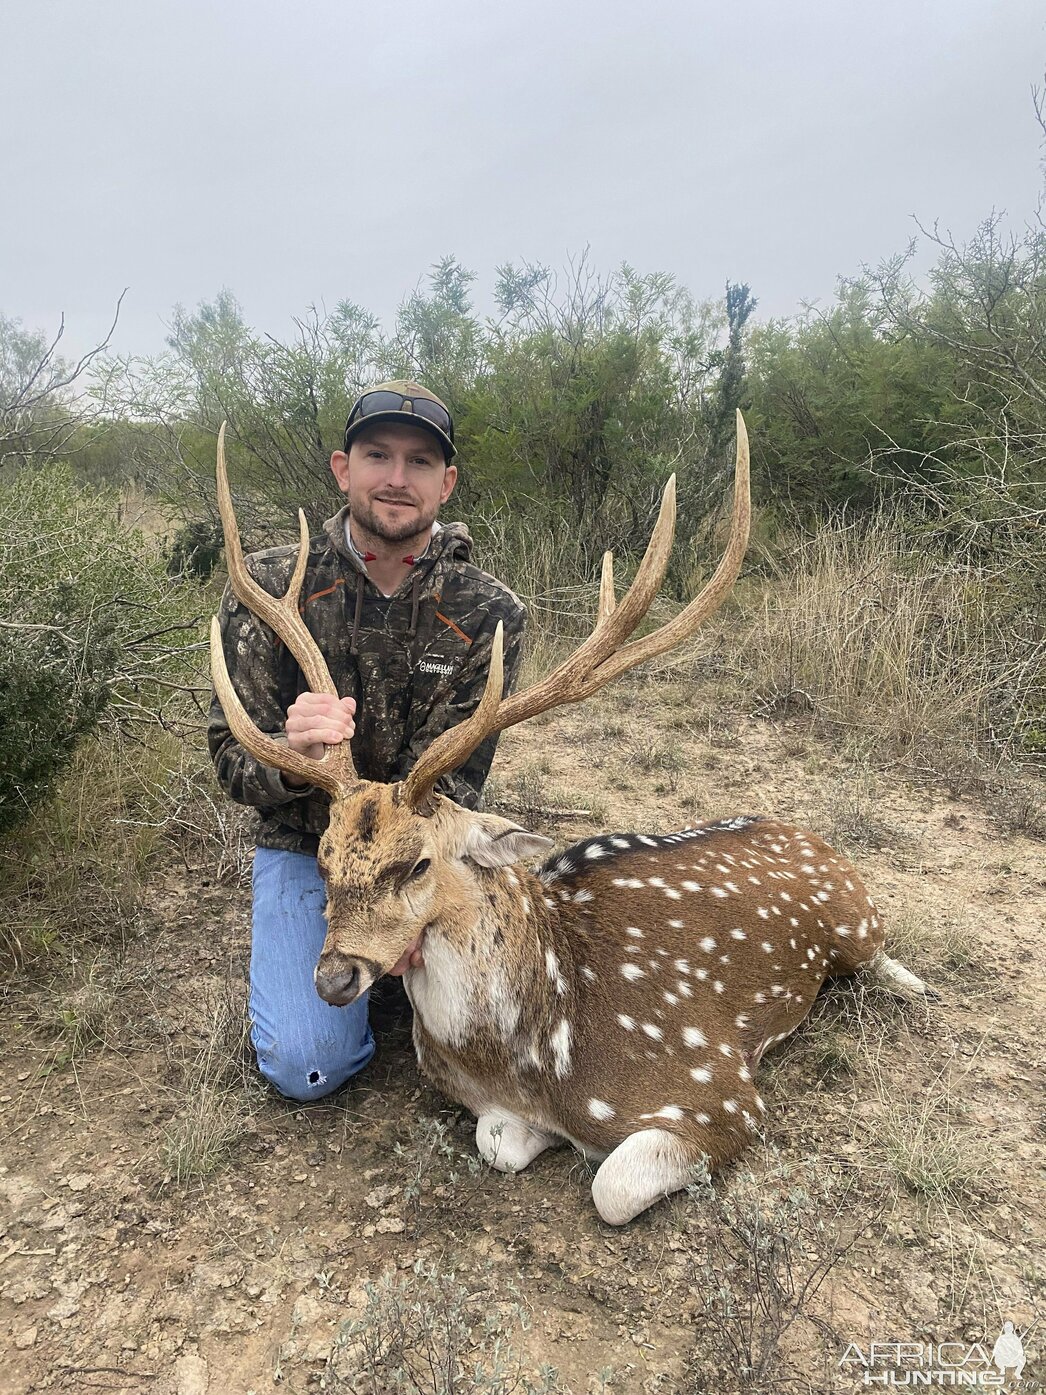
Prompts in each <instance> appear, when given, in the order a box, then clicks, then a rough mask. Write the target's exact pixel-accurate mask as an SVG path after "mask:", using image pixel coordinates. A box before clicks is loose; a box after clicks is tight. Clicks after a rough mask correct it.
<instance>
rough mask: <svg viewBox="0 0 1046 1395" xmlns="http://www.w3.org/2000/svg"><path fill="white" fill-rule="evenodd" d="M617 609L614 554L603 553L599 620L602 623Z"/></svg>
mask: <svg viewBox="0 0 1046 1395" xmlns="http://www.w3.org/2000/svg"><path fill="white" fill-rule="evenodd" d="M616 609H617V597H616V596H615V595H614V554H613V553H612V552H604V553H603V571H602V574H601V575H600V578H599V612H598V613H599V620H598V623H599V624H602V623H603V621H604V620H607V619H609V617H610V616H611V615H613V613H614V611H615V610H616Z"/></svg>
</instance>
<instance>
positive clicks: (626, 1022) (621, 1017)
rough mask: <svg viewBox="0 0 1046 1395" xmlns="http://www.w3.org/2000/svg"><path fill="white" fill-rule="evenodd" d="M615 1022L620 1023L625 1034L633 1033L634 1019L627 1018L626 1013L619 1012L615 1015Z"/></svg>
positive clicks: (634, 1027)
mask: <svg viewBox="0 0 1046 1395" xmlns="http://www.w3.org/2000/svg"><path fill="white" fill-rule="evenodd" d="M617 1020H618V1021H619V1022H620V1023H621V1025H622V1027H624V1029H625V1031H626V1032H634V1031H635V1029H636V1020H635V1018H634V1017H629V1016H628V1015H627V1013H624V1012H619V1013H618V1015H617Z"/></svg>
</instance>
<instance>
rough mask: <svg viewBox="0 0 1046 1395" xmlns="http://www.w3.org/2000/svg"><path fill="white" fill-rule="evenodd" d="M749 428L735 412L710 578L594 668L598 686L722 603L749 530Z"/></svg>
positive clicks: (684, 634) (674, 641)
mask: <svg viewBox="0 0 1046 1395" xmlns="http://www.w3.org/2000/svg"><path fill="white" fill-rule="evenodd" d="M749 476H750V465H749V449H748V429H747V427H746V426H745V420H744V417H743V416H742V415H741V413H740V411H739V412H738V413H737V458H736V463H735V465H734V504H733V510H732V512H731V518H730V537H729V539H728V540H727V545H726V551H725V552H724V553H723V556H722V558H721V559H720V562H719V566H718V567H717V568H716V570H715V573H714V574H713V576H712V578H711V580H710V581H709V582H708V583H707V584H706V585H705V586H704V587H703V588H702V590H701V591H700V592H699V593H698V594H697V595H696V596H695V597H694V599H693V600H692V601H691V602H690V604H689V605H688V606H686V607H685V608H684V609H683V610H681V611H680V612H679V614H678V615H677V616H675V618H674V619H672V620H669V621H668V622H667V623H666V624H664V625H662V626H661V627H660V629H657V630H655V631H654V632H653V633H652V634H649V635H644V636H643V638H642V639H634V640H633V641H632V642H631V644H626V645H625V647H624V648H623V649H620V650H618V652H617V653H616V654H613V655H611V657H610V658H609V659H608V660H607V661H606V662H605V663H603V664H602V665H600V668H599V669H598V671H597V675H596V676H597V677H598V679H599V682H598V684H597V686H598V687H602V685H603V684H604V683H609V682H610V681H611V680H612V679H614V678H616V677H617V676H618V675H619V674H622V673H625V672H626V671H627V670H628V669H630V668H634V667H635V666H636V664H641V663H644V662H645V661H646V660H647V659H653V658H656V656H657V655H658V654H664V653H667V651H668V650H669V649H674V648H675V647H676V645H678V644H682V643H683V641H684V640H685V639H689V638H690V636H691V635H692V634H694V633H695V632H696V631H697V630H698V629H700V627H701V625H702V624H703V623H704V621H705V620H707V619H708V617H709V616H710V615H712V614H714V612H715V611H716V610H718V608H719V607H720V606H721V605H722V603H723V601H724V600H725V599H726V597H727V595H728V594H729V592H730V590H731V588H732V586H733V584H734V582H735V581H736V580H737V577H738V573H739V572H740V570H741V563H742V562H743V561H744V555H745V553H746V551H747V550H748V534H749V531H750V528H751V523H752V500H751V485H750V479H749Z"/></svg>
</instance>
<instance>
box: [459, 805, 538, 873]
mask: <svg viewBox="0 0 1046 1395" xmlns="http://www.w3.org/2000/svg"><path fill="white" fill-rule="evenodd" d="M555 846H556V845H555V843H554V842H553V841H552V839H551V838H543V837H542V836H541V834H540V833H530V832H529V831H528V830H527V829H525V828H521V827H520V826H519V824H518V823H511V822H510V821H509V820H508V819H501V818H498V816H497V814H471V815H470V816H469V830H468V835H467V837H466V840H465V848H464V855H465V857H469V858H471V859H472V861H473V862H478V863H479V865H480V866H481V867H508V866H510V865H511V864H512V863H513V862H522V861H523V859H524V858H528V857H537V856H538V854H539V853H548V852H551V851H552V849H553V848H554V847H555Z"/></svg>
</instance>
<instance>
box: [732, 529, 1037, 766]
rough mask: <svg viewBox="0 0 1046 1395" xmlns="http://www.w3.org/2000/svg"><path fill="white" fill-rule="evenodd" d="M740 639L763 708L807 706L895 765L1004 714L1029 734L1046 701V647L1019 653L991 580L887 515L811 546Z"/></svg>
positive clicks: (783, 572)
mask: <svg viewBox="0 0 1046 1395" xmlns="http://www.w3.org/2000/svg"><path fill="white" fill-rule="evenodd" d="M737 633H738V638H739V640H740V644H739V646H738V649H737V651H736V662H737V666H738V669H739V671H743V672H747V673H749V674H751V675H752V678H753V680H754V684H755V687H756V691H757V693H758V696H759V703H760V705H761V706H762V707H763V709H764V710H768V711H778V710H781V709H782V708H787V707H789V706H790V705H792V706H794V705H799V706H806V707H808V708H810V709H811V710H813V711H815V712H817V713H819V714H821V715H822V716H824V717H826V718H828V719H830V720H834V721H838V722H841V723H845V724H852V725H856V726H859V727H861V728H862V729H863V730H864V731H866V732H867V733H868V734H869V735H870V737H871V738H872V739H873V741H874V743H875V745H876V746H877V747H878V748H880V749H883V750H885V751H887V752H890V753H894V754H905V753H907V752H910V751H911V750H912V749H913V748H917V747H918V746H919V744H920V743H921V742H923V741H925V740H926V739H927V738H932V737H934V736H940V737H951V736H952V735H954V734H955V733H956V732H957V731H961V732H965V733H967V734H968V735H969V737H970V738H974V737H983V736H985V735H987V734H988V732H989V729H990V728H991V726H992V724H993V721H994V720H995V718H996V717H997V716H998V715H999V714H1001V713H1002V712H1004V711H1005V712H1006V713H1008V715H1009V721H1010V725H1011V727H1012V728H1013V729H1015V730H1019V729H1020V727H1021V724H1022V723H1023V722H1024V721H1025V720H1026V719H1027V718H1029V717H1030V716H1031V713H1032V708H1033V705H1034V703H1035V702H1036V701H1041V698H1042V693H1041V689H1040V690H1038V691H1037V685H1038V684H1039V683H1040V681H1041V678H1040V675H1041V667H1042V664H1043V658H1044V654H1043V646H1042V645H1040V646H1038V647H1037V648H1033V649H1031V650H1030V651H1029V650H1027V649H1025V650H1024V651H1022V652H1021V654H1020V656H1019V657H1015V656H1014V652H1013V646H1012V644H1011V642H1010V641H1011V637H1010V635H1009V634H1008V632H1007V631H1006V630H1005V629H1004V628H1003V627H1002V625H1001V623H1000V618H999V615H998V612H997V609H996V607H995V605H994V603H993V591H992V588H991V587H990V586H989V585H988V584H987V579H986V577H985V575H984V573H983V572H981V571H979V570H977V569H975V568H974V567H972V566H970V565H969V564H964V563H963V562H961V561H958V560H955V559H949V558H945V557H943V556H941V555H938V554H935V553H934V552H933V551H932V550H931V549H922V550H919V549H913V547H912V543H911V539H910V536H909V535H908V533H907V532H906V531H905V529H904V527H903V526H902V524H901V521H900V520H899V519H898V518H897V517H896V516H894V515H891V514H889V513H883V514H880V515H878V516H877V517H876V518H874V519H873V520H872V521H871V522H870V523H866V524H864V525H863V526H862V527H860V528H858V527H857V526H856V525H854V524H851V523H847V522H845V521H844V520H837V521H829V522H827V523H826V524H824V525H823V526H822V527H821V529H820V530H819V531H818V532H817V533H816V534H815V535H814V536H812V537H810V538H806V539H803V540H801V541H800V542H799V544H798V545H797V548H796V550H795V551H794V552H793V553H790V554H789V556H788V560H787V569H785V568H784V567H783V566H779V567H778V568H777V569H776V571H775V574H774V575H773V576H772V578H771V580H770V581H769V582H768V584H767V586H766V588H765V592H764V595H763V598H762V605H761V608H760V609H758V610H756V611H753V610H751V609H749V608H747V607H746V612H745V614H744V618H743V622H742V624H741V626H740V627H738V632H737Z"/></svg>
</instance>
